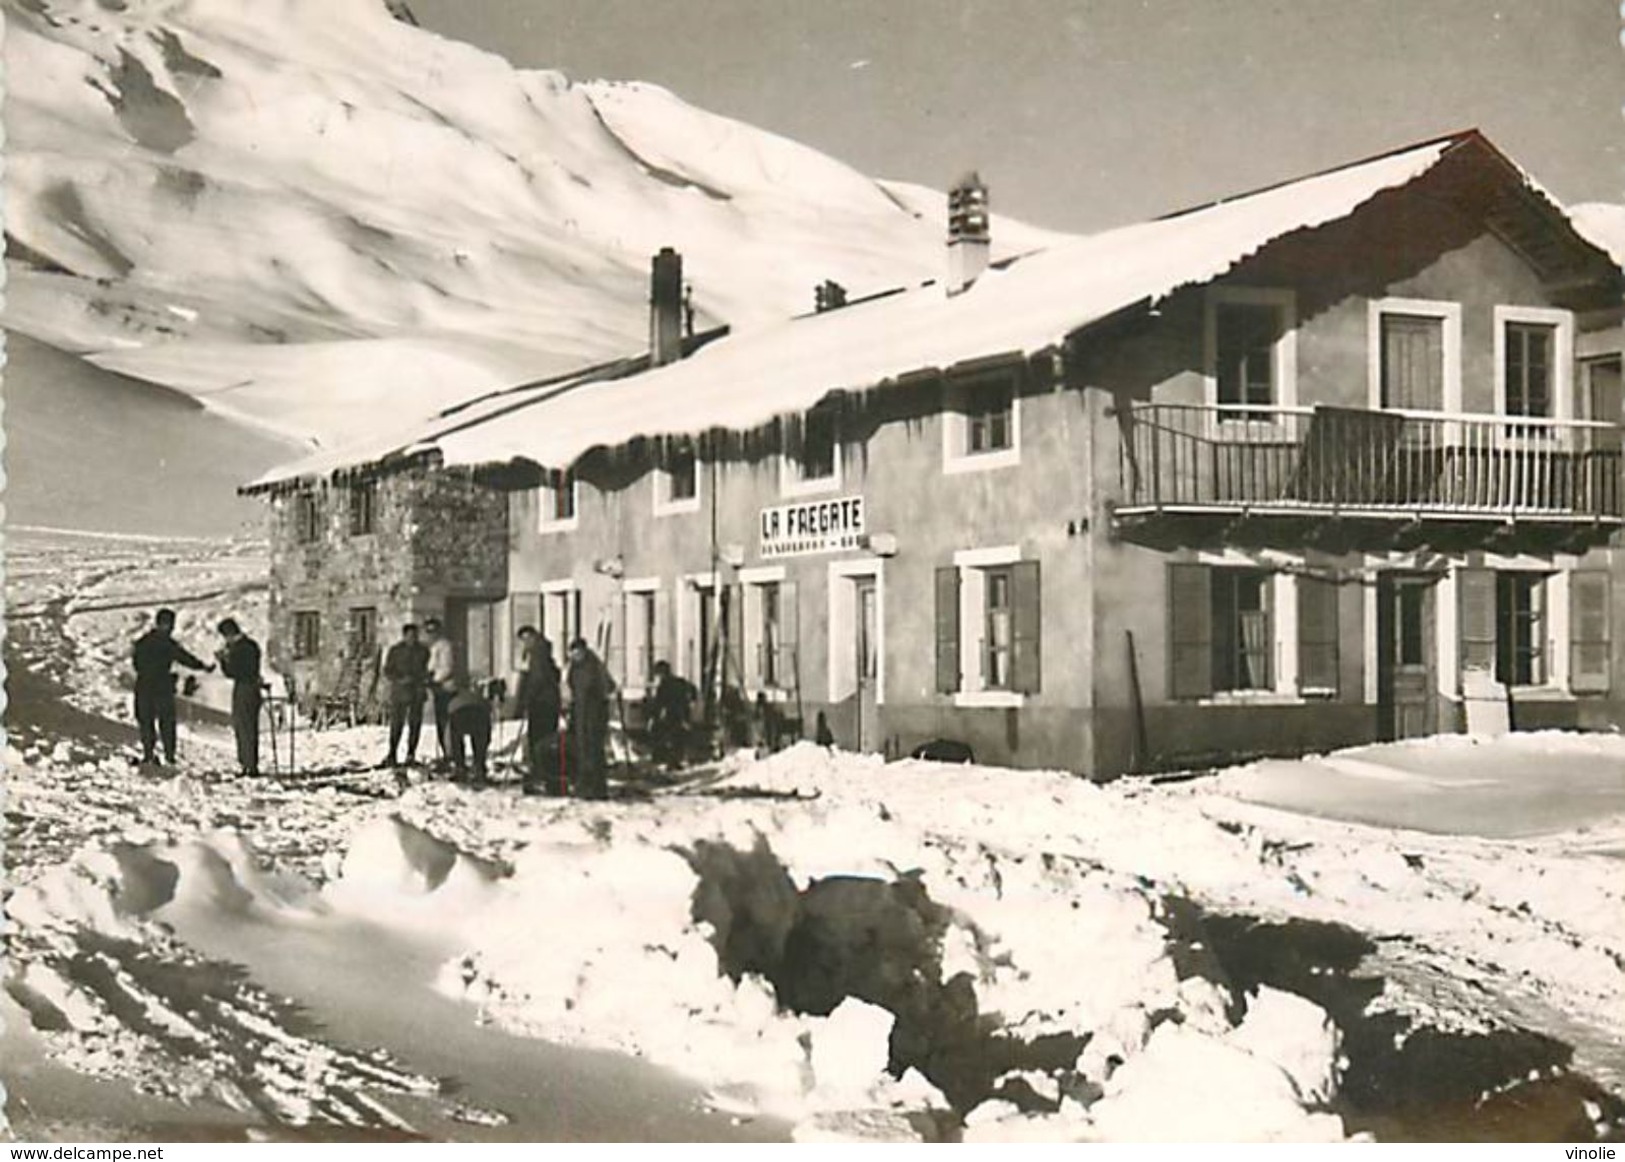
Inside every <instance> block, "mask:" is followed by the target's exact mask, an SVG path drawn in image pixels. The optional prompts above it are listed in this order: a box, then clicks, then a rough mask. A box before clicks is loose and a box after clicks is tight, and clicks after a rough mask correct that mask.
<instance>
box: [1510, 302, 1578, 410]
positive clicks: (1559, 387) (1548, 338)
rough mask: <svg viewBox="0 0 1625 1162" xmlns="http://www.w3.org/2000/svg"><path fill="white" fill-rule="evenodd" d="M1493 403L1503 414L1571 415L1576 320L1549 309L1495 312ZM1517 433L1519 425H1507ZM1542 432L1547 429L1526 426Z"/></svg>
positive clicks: (1512, 309) (1533, 308)
mask: <svg viewBox="0 0 1625 1162" xmlns="http://www.w3.org/2000/svg"><path fill="white" fill-rule="evenodd" d="M1495 402H1496V410H1497V411H1498V412H1500V414H1501V415H1504V416H1524V417H1527V418H1529V419H1531V420H1553V419H1568V418H1570V417H1572V416H1573V415H1574V316H1573V315H1572V314H1571V313H1569V312H1568V311H1561V310H1554V309H1552V308H1549V307H1507V306H1498V307H1496V308H1495ZM1508 426H1509V428H1514V429H1516V427H1517V425H1508ZM1527 428H1528V432H1527V433H1526V434H1545V433H1549V432H1550V430H1551V429H1550V425H1542V424H1530V425H1527Z"/></svg>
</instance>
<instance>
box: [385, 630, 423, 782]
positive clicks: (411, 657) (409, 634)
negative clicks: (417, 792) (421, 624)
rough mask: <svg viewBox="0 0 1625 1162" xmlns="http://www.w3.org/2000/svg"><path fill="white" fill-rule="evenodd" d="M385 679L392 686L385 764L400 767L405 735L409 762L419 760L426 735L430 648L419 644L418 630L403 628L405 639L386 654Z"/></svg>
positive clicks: (402, 634) (402, 635) (402, 633)
mask: <svg viewBox="0 0 1625 1162" xmlns="http://www.w3.org/2000/svg"><path fill="white" fill-rule="evenodd" d="M384 680H385V681H386V682H388V683H389V757H388V758H387V759H386V760H385V764H386V765H387V766H391V767H398V766H400V765H401V764H400V761H399V760H398V758H397V757H396V756H397V755H399V754H400V747H401V735H402V733H405V735H406V762H407V764H408V765H411V764H414V763H416V762H417V761H418V758H417V756H418V738H419V737H420V736H421V735H422V733H423V698H424V695H425V693H426V692H427V688H428V685H429V647H428V646H426V645H424V644H423V643H422V642H420V641H418V627H417V626H416V625H414V624H413V623H412V622H407V623H406V624H405V625H403V626H401V640H400V641H398V642H396V643H395V644H394V645H392V646H390V647H389V652H388V653H387V654H385V655H384Z"/></svg>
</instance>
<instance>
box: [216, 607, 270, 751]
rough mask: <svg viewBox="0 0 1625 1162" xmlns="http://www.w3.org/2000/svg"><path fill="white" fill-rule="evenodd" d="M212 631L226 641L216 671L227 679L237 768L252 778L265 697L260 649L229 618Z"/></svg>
mask: <svg viewBox="0 0 1625 1162" xmlns="http://www.w3.org/2000/svg"><path fill="white" fill-rule="evenodd" d="M215 628H216V629H218V630H219V631H220V636H221V637H222V638H224V639H225V642H226V644H225V645H224V646H222V647H221V649H220V651H219V653H218V654H217V655H216V656H217V657H218V658H219V660H220V672H221V673H222V674H224V675H225V676H226V677H228V678H230V679H231V732H232V734H234V735H235V736H236V738H237V769H238V770H239V771H241V772H242V773H243V774H244V775H246V776H249V777H250V778H252V777H253V776H255V775H258V774H259V773H260V707H261V705H263V703H264V697H265V693H264V686H263V684H262V681H261V678H260V647H259V643H258V642H256V641H255V640H254V639H253V638H251V637H249V636H248V635H247V634H246V633H244V632H243V631H242V627H241V626H239V625H238V624H237V622H236V621H235V620H233V619H232V618H229V617H228V618H226V619H225V620H224V621H222V622H221V623H220V624H219V625H218V626H216V627H215Z"/></svg>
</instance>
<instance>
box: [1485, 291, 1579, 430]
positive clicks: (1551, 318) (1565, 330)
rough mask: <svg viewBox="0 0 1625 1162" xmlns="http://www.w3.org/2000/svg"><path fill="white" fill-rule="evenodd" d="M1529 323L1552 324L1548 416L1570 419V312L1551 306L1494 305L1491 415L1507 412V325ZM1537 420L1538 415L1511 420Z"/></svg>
mask: <svg viewBox="0 0 1625 1162" xmlns="http://www.w3.org/2000/svg"><path fill="white" fill-rule="evenodd" d="M1508 323H1533V324H1535V325H1537V326H1546V327H1552V328H1554V330H1555V334H1554V335H1553V336H1552V347H1553V348H1554V350H1553V351H1552V376H1553V383H1552V388H1553V392H1552V414H1551V416H1550V417H1548V418H1551V419H1555V420H1570V419H1573V418H1574V312H1573V311H1563V310H1558V309H1557V308H1555V307H1515V306H1507V305H1504V304H1497V305H1496V307H1495V414H1496V415H1498V416H1504V415H1506V414H1507V324H1508ZM1520 418H1525V419H1539V418H1541V417H1538V416H1529V417H1518V416H1514V417H1513V419H1514V420H1516V419H1520Z"/></svg>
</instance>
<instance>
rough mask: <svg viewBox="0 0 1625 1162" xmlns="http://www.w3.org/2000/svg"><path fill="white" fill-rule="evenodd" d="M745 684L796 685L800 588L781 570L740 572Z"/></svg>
mask: <svg viewBox="0 0 1625 1162" xmlns="http://www.w3.org/2000/svg"><path fill="white" fill-rule="evenodd" d="M739 580H740V582H741V583H742V585H743V592H742V596H743V599H744V610H743V613H744V616H743V618H742V628H743V630H744V638H745V640H744V642H743V643H742V644H743V646H744V663H745V684H746V686H747V687H748V688H749V689H751V690H766V691H775V690H787V689H790V688H792V687H793V686H794V685H795V684H796V682H797V661H796V657H795V651H796V646H797V639H798V635H797V628H798V627H797V616H798V610H797V600H798V598H797V587H796V583H795V582H794V581H791V580H788V579H787V577H786V573H785V570H784V568H783V567H782V566H772V565H769V566H763V567H761V568H757V569H741V570H740V572H739Z"/></svg>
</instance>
